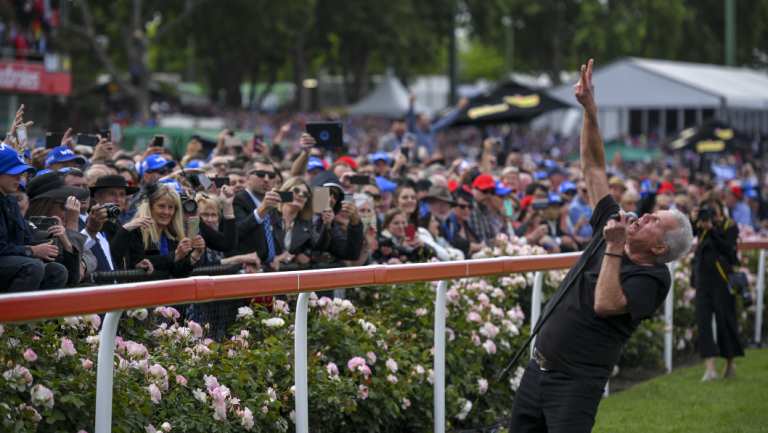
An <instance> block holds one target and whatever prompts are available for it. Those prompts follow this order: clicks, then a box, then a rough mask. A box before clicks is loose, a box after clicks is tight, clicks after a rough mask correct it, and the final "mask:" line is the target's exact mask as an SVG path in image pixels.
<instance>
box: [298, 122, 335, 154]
mask: <svg viewBox="0 0 768 433" xmlns="http://www.w3.org/2000/svg"><path fill="white" fill-rule="evenodd" d="M306 130H307V134H309V135H311V136H312V138H314V139H315V141H316V142H317V146H318V147H323V148H326V149H335V148H339V147H343V145H344V143H343V133H342V127H341V122H307V127H306Z"/></svg>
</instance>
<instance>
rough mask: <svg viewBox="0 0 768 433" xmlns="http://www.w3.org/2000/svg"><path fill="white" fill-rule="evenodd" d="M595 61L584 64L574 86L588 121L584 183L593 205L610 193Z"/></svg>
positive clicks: (583, 150)
mask: <svg viewBox="0 0 768 433" xmlns="http://www.w3.org/2000/svg"><path fill="white" fill-rule="evenodd" d="M594 63H595V61H594V60H593V59H589V61H588V62H587V64H586V65H581V71H580V77H579V82H578V83H576V85H575V86H574V94H575V95H576V99H577V100H578V101H579V103H580V104H581V106H582V107H584V124H583V125H582V128H581V140H580V143H579V152H580V154H581V171H582V173H583V176H584V182H585V183H586V184H587V192H588V195H589V204H590V205H591V206H592V207H593V208H594V207H595V206H596V205H597V203H598V202H599V201H600V200H601V199H602V198H603V197H605V196H606V195H608V193H609V189H608V176H607V175H606V173H605V149H604V148H603V138H602V137H600V127H599V126H598V124H597V104H596V103H595V95H594V90H595V88H594V86H593V85H592V65H594Z"/></svg>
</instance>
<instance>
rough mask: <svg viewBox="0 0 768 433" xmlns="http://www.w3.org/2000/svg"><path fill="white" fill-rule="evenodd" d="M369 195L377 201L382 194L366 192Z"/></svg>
mask: <svg viewBox="0 0 768 433" xmlns="http://www.w3.org/2000/svg"><path fill="white" fill-rule="evenodd" d="M365 194H366V195H367V196H368V197H370V198H372V199H374V200H375V201H379V200H381V194H371V193H370V192H366V193H365Z"/></svg>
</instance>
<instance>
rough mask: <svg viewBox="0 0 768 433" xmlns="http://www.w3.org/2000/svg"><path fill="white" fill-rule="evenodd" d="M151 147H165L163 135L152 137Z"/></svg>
mask: <svg viewBox="0 0 768 433" xmlns="http://www.w3.org/2000/svg"><path fill="white" fill-rule="evenodd" d="M149 145H150V146H151V147H163V145H165V137H163V136H162V135H155V136H154V137H152V142H151V143H150V144H149Z"/></svg>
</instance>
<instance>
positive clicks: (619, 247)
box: [603, 212, 627, 254]
mask: <svg viewBox="0 0 768 433" xmlns="http://www.w3.org/2000/svg"><path fill="white" fill-rule="evenodd" d="M603 237H604V238H605V243H606V246H605V251H606V252H609V253H612V254H622V253H623V252H624V244H625V243H626V242H627V214H625V213H624V212H622V213H621V218H619V220H618V221H617V220H614V219H611V220H608V223H607V224H606V225H605V228H603Z"/></svg>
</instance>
